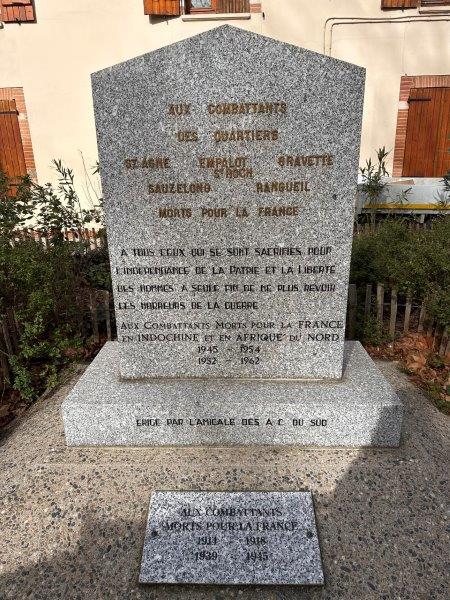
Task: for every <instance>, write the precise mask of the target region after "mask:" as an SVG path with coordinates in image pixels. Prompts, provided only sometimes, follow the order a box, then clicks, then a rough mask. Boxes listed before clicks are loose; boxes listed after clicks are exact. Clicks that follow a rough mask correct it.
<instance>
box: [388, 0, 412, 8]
mask: <svg viewBox="0 0 450 600" xmlns="http://www.w3.org/2000/svg"><path fill="white" fill-rule="evenodd" d="M418 6H419V0H381V8H387V9H389V8H392V9H394V8H395V9H397V10H398V9H404V8H417V7H418Z"/></svg>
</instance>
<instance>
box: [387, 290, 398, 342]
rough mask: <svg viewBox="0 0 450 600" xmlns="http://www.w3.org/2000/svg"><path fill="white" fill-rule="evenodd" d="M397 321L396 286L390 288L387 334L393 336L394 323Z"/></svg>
mask: <svg viewBox="0 0 450 600" xmlns="http://www.w3.org/2000/svg"><path fill="white" fill-rule="evenodd" d="M396 322H397V288H395V287H393V288H391V317H390V319H389V336H390V337H391V338H392V339H393V338H394V337H395V324H396Z"/></svg>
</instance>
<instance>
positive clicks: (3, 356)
mask: <svg viewBox="0 0 450 600" xmlns="http://www.w3.org/2000/svg"><path fill="white" fill-rule="evenodd" d="M0 374H2V375H3V377H4V378H5V379H11V369H10V367H9V362H8V351H7V348H6V338H5V336H4V332H3V327H1V328H0Z"/></svg>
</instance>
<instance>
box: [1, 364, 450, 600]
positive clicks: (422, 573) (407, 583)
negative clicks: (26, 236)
mask: <svg viewBox="0 0 450 600" xmlns="http://www.w3.org/2000/svg"><path fill="white" fill-rule="evenodd" d="M378 364H379V367H380V368H381V370H382V371H383V372H384V374H385V375H386V377H388V379H389V380H390V381H391V382H392V384H393V385H394V386H395V388H396V389H397V391H398V393H399V395H400V396H401V398H402V400H403V402H404V404H405V412H406V415H405V423H404V430H403V442H402V446H401V447H400V448H399V449H378V450H377V449H363V450H356V449H301V448H293V447H290V448H267V447H250V448H242V447H239V448H238V447H235V448H205V447H202V448H139V449H134V448H115V449H114V448H113V449H110V448H108V449H102V448H92V449H78V448H66V446H65V442H64V434H63V428H62V422H61V419H60V416H59V407H60V404H61V402H62V400H63V399H64V397H65V396H66V394H67V393H68V391H69V389H70V388H71V387H72V386H73V385H74V384H75V381H76V379H77V377H78V376H79V374H80V373H81V372H82V368H81V367H80V368H78V369H77V373H76V374H75V376H73V377H72V378H71V379H70V381H68V382H67V383H66V384H65V385H64V386H62V387H61V388H60V389H59V390H58V391H57V392H56V393H54V394H53V395H52V396H50V397H48V398H45V399H42V400H40V401H39V402H38V403H37V404H36V405H35V406H34V407H33V408H32V409H31V410H30V411H29V412H28V413H27V414H26V415H25V416H24V417H22V418H21V419H20V420H19V421H18V422H17V423H16V424H15V425H14V426H13V427H11V428H9V429H8V430H7V431H6V432H5V433H4V434H3V438H2V439H1V441H0V444H1V446H0V502H1V504H0V515H1V516H0V522H1V535H2V538H1V540H2V542H1V544H0V598H1V599H10V598H11V599H14V600H22V599H24V598H33V599H38V598H45V599H52V600H53V599H56V598H58V599H59V598H64V599H65V600H66V599H67V600H69V599H75V598H80V599H84V598H88V599H89V600H94V599H106V598H112V599H114V598H120V599H121V600H122V599H123V600H125V599H128V598H133V599H134V598H142V599H144V598H145V599H154V600H166V599H167V600H169V599H181V598H183V599H187V600H207V599H208V600H226V599H232V598H233V599H234V598H236V599H242V600H254V599H261V600H290V599H294V598H308V599H311V600H313V599H314V600H315V599H325V598H326V599H329V600H337V599H340V598H345V599H351V600H366V599H367V600H369V599H372V598H377V599H378V598H381V599H398V600H434V599H442V600H444V599H445V600H446V599H447V598H448V597H449V590H448V587H447V583H446V576H445V563H446V559H447V556H448V527H447V530H446V526H447V520H446V516H445V510H446V500H447V498H448V492H449V489H448V478H447V474H448V454H449V444H448V442H449V433H448V426H447V418H446V417H445V416H444V415H442V414H441V413H439V412H438V411H437V409H436V408H435V407H434V406H432V404H431V403H430V402H429V401H428V400H427V398H426V397H425V396H424V395H423V394H422V393H421V392H420V391H419V390H417V389H416V388H415V387H413V386H412V385H411V384H410V383H409V382H408V380H407V379H406V377H405V376H404V375H403V374H402V373H400V372H399V371H398V370H397V369H396V367H395V365H393V364H389V363H378ZM155 489H174V490H175V489H176V490H198V489H199V490H202V489H205V490H270V489H273V490H305V489H308V490H311V491H312V492H313V495H314V499H315V505H316V513H317V523H318V528H319V535H320V542H321V548H322V555H323V563H324V571H325V578H326V585H325V586H324V587H323V588H314V589H306V588H298V587H297V588H294V587H283V588H276V587H238V586H235V587H211V586H206V587H203V586H198V587H195V586H142V585H140V584H139V583H138V574H139V566H140V558H141V551H142V544H143V539H144V531H145V521H146V516H147V508H148V501H149V497H150V493H151V491H152V490H155Z"/></svg>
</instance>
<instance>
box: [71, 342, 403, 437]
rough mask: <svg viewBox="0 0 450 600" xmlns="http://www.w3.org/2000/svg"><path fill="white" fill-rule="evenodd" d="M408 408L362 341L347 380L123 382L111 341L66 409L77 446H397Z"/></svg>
mask: <svg viewBox="0 0 450 600" xmlns="http://www.w3.org/2000/svg"><path fill="white" fill-rule="evenodd" d="M402 412H403V411H402V405H401V402H400V400H399V398H398V397H397V395H396V394H395V392H394V391H393V389H392V388H391V386H390V384H389V383H388V382H387V381H386V380H385V379H384V377H383V376H382V375H381V373H380V372H379V371H378V369H377V368H376V366H375V364H374V363H373V361H372V360H371V359H370V357H369V356H368V354H367V353H366V351H365V350H364V349H363V347H362V346H361V344H360V343H359V342H346V344H345V354H344V374H343V378H342V380H340V381H292V380H290V381H253V380H249V381H242V380H240V381H236V380H231V379H230V380H228V379H221V380H215V381H208V380H193V379H178V380H173V379H167V380H161V379H158V380H142V381H128V380H127V381H121V380H120V379H119V366H118V352H117V343H115V342H110V343H107V344H106V345H105V346H104V348H103V349H102V350H101V351H100V353H99V354H98V356H97V357H96V358H95V360H94V361H93V363H92V364H91V365H90V366H89V367H88V369H87V371H86V372H85V374H84V375H83V376H82V378H81V379H80V380H79V382H78V383H77V384H76V386H75V387H74V389H73V390H72V392H71V393H70V394H69V396H68V397H67V399H66V400H65V401H64V403H63V406H62V413H63V419H64V427H65V432H66V439H67V443H68V444H69V445H135V446H144V445H150V446H151V445H155V446H167V445H169V446H188V445H209V444H210V445H220V446H221V445H241V444H242V445H247V444H275V445H278V444H279V445H285V444H295V445H300V446H397V445H398V444H399V441H400V429H401V419H402Z"/></svg>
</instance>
